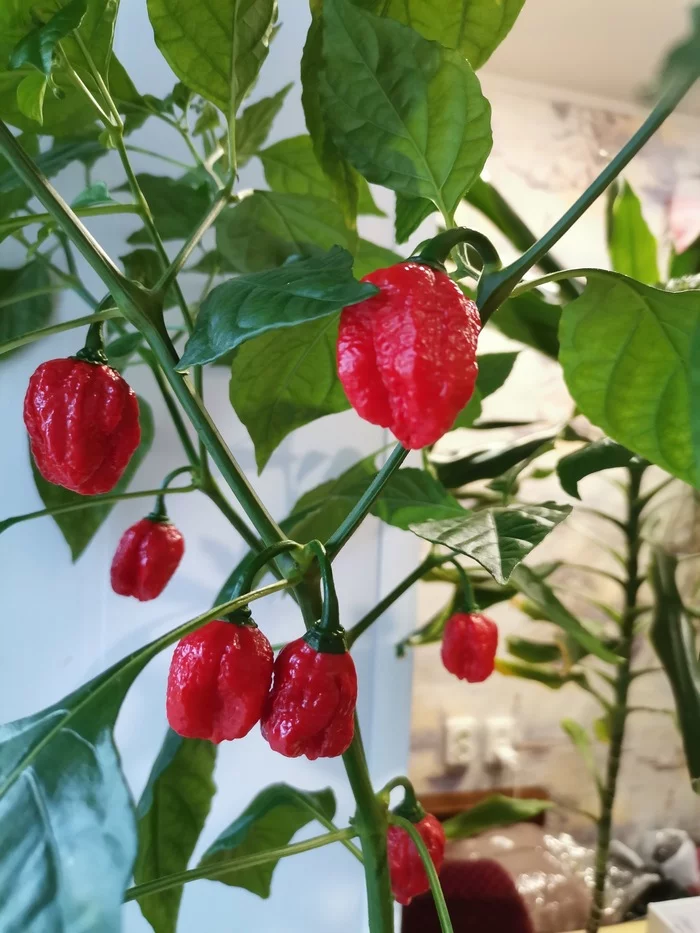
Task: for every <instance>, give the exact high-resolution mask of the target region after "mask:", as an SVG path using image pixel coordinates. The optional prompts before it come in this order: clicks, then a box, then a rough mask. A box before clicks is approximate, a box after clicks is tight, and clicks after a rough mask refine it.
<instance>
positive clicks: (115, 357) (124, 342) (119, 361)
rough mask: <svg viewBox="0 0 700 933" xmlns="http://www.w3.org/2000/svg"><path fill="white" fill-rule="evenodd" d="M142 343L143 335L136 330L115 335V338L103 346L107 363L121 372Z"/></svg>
mask: <svg viewBox="0 0 700 933" xmlns="http://www.w3.org/2000/svg"><path fill="white" fill-rule="evenodd" d="M142 343H143V336H142V335H141V334H140V333H138V332H131V333H128V334H124V336H123V337H117V339H116V340H113V341H112V342H111V343H109V344H108V345H107V346H106V347H105V353H106V354H107V359H108V360H109V365H110V366H113V367H114V368H115V369H118V370H119V371H120V372H122V370H123V369H124V368H125V367H126V365H127V364H128V363H129V360H130V359H131V357H132V355H133V354H134V353H135V352H136V350H138V348H139V347H140V346H141V345H142Z"/></svg>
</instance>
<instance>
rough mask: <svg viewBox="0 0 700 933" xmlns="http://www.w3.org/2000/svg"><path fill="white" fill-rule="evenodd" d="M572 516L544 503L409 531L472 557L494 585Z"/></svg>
mask: <svg viewBox="0 0 700 933" xmlns="http://www.w3.org/2000/svg"><path fill="white" fill-rule="evenodd" d="M570 512H571V508H570V506H566V505H556V504H555V503H554V502H545V503H543V504H542V505H521V506H517V507H516V506H511V507H509V508H491V509H483V510H482V511H479V512H467V511H466V510H465V512H464V516H463V517H462V516H460V517H458V518H447V519H442V520H439V521H426V522H420V523H418V524H413V525H411V526H410V530H411V531H412V532H413V533H414V534H417V535H418V536H419V537H421V538H425V540H426V541H432V542H433V544H440V545H443V546H444V547H447V548H449V549H450V550H452V551H455V552H457V553H458V554H464V555H466V556H467V557H472V558H473V559H474V560H476V561H477V562H478V563H480V564H481V566H482V567H483V568H484V570H488V572H489V573H490V574H491V575H492V576H493V578H494V579H495V580H496V582H497V583H506V582H507V581H508V579H509V577H510V575H511V574H512V573H513V571H514V570H515V568H516V567H517V566H518V564H519V563H520V561H522V560H523V559H524V558H525V557H527V555H528V554H529V553H530V552H531V551H532V549H533V548H534V547H536V546H537V545H538V544H539V543H540V542H541V541H543V540H544V539H545V538H546V537H547V535H548V534H549V533H550V531H552V530H553V529H554V528H556V526H557V525H558V524H559V523H560V522H562V521H563V520H564V519H565V518H566V516H567V515H568V514H569V513H570Z"/></svg>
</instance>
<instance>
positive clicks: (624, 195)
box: [608, 182, 661, 285]
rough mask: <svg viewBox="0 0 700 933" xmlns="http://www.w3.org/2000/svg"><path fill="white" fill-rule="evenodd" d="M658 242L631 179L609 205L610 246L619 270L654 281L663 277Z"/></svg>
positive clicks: (625, 273)
mask: <svg viewBox="0 0 700 933" xmlns="http://www.w3.org/2000/svg"><path fill="white" fill-rule="evenodd" d="M657 249H658V247H657V243H656V238H655V237H654V234H653V233H652V232H651V230H650V229H649V227H648V225H647V222H646V220H645V219H644V215H643V214H642V205H641V202H640V200H639V198H638V197H637V195H636V194H635V193H634V191H633V190H632V188H631V187H630V185H629V184H628V182H625V183H624V185H623V186H622V190H621V191H620V192H619V194H618V195H617V197H616V198H615V200H614V201H613V203H612V205H611V209H610V223H609V230H608V250H609V252H610V258H611V260H612V267H613V269H614V270H615V271H616V272H621V273H622V274H623V275H629V276H630V277H631V278H633V279H638V280H639V281H640V282H645V283H646V284H647V285H655V284H656V283H657V282H659V281H660V280H661V275H660V274H659V265H658V262H657V259H656V255H657Z"/></svg>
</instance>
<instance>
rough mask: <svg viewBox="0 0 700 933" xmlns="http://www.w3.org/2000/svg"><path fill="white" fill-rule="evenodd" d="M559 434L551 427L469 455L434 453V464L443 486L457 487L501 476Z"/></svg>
mask: <svg viewBox="0 0 700 933" xmlns="http://www.w3.org/2000/svg"><path fill="white" fill-rule="evenodd" d="M557 433H558V432H557V431H556V430H552V429H549V430H547V431H540V432H538V433H537V434H529V435H527V436H526V437H523V438H521V439H520V440H517V441H512V442H510V443H506V444H499V445H495V446H493V447H490V448H488V449H486V450H476V451H473V452H472V453H469V454H460V453H458V454H455V455H450V456H446V457H441V456H440V455H435V456H433V457H431V464H432V466H433V467H434V469H435V472H436V474H437V477H438V479H439V480H440V482H441V483H443V485H445V486H447V488H448V489H457V488H459V487H460V486H466V485H467V484H468V483H474V482H476V481H477V480H481V479H494V478H495V477H497V476H501V474H503V473H505V472H506V471H507V470H510V469H512V468H513V467H514V466H516V465H517V464H519V463H522V462H523V461H525V460H527V459H528V458H529V457H531V456H532V454H534V453H535V452H536V451H537V450H539V448H540V447H542V446H543V445H546V444H548V443H551V441H552V440H553V439H554V438H555V437H556V435H557Z"/></svg>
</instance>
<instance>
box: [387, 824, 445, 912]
mask: <svg viewBox="0 0 700 933" xmlns="http://www.w3.org/2000/svg"><path fill="white" fill-rule="evenodd" d="M423 813H424V815H423V817H422V818H421V819H420V820H417V821H412V822H414V825H415V827H416V829H417V830H418V832H419V833H420V836H421V839H422V840H423V842H424V843H425V845H426V848H427V850H428V852H429V853H430V858H431V859H432V862H433V865H434V866H435V869H436V871H440V869H441V868H442V863H443V860H444V857H445V831H444V829H443V828H442V824H441V823H440V822H439V820H438V819H437V818H436V817H434V816H433V815H432V813H425V812H424V811H423ZM387 850H388V852H387V854H388V856H389V874H390V877H391V890H392V891H393V893H394V897H395V898H396V900H397V901H398V902H399V904H403V905H404V907H405V906H407V905H408V904H410V903H411V901H412V900H413V898H414V897H416V895H418V894H424V893H425V892H426V891H428V890H429V889H430V882H429V881H428V875H427V872H426V870H425V867H424V865H423V861H422V859H421V857H420V853H419V852H418V849H417V847H416V844H415V842H414V841H413V840H412V839H411V837H410V836H409V834H408V833H407V832H406V830H405V829H402V827H400V826H390V827H389V832H388V835H387Z"/></svg>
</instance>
